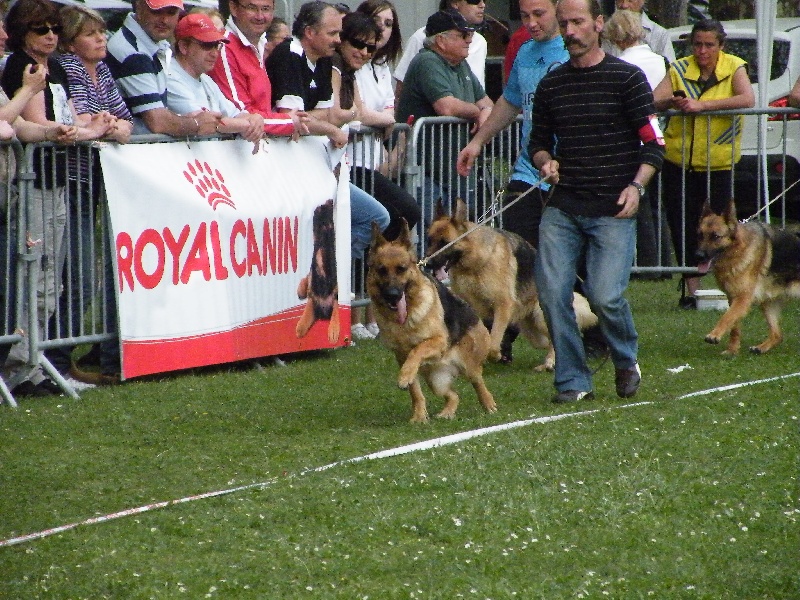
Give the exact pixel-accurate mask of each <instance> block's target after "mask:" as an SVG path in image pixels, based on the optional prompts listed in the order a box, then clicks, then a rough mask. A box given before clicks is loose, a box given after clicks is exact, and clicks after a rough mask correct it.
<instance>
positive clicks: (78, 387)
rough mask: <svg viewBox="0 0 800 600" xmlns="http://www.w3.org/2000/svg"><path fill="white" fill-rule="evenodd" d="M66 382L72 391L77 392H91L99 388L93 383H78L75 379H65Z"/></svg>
mask: <svg viewBox="0 0 800 600" xmlns="http://www.w3.org/2000/svg"><path fill="white" fill-rule="evenodd" d="M64 381H66V382H67V383H68V384H70V386H72V389H73V390H75V391H76V392H83V391H85V390H91V389H92V388H96V387H97V386H96V385H95V384H93V383H86V382H84V381H78V380H77V379H75V378H74V377H65V378H64Z"/></svg>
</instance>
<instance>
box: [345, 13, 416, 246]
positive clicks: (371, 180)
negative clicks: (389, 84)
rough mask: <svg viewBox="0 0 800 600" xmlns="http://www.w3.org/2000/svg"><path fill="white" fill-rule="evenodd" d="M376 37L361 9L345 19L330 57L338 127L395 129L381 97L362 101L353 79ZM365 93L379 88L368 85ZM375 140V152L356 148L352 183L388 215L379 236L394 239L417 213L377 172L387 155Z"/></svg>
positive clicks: (369, 147)
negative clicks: (356, 124)
mask: <svg viewBox="0 0 800 600" xmlns="http://www.w3.org/2000/svg"><path fill="white" fill-rule="evenodd" d="M379 39H383V35H382V30H381V29H380V28H378V26H377V25H376V24H375V21H374V20H373V19H372V18H371V17H370V16H368V15H365V14H364V13H363V12H359V11H356V12H353V13H350V14H347V15H345V17H344V19H343V20H342V33H341V40H342V42H341V44H339V47H338V48H337V49H336V54H335V55H334V57H333V67H334V70H333V78H332V79H333V95H334V107H333V110H332V115H333V118H334V119H336V120H337V123H336V124H337V125H340V124H343V123H346V122H350V123H351V124H352V123H354V122H359V123H361V124H364V125H369V126H370V127H376V128H381V129H384V130H386V129H389V130H390V129H391V127H392V126H393V125H394V116H393V113H392V112H391V111H390V110H387V107H386V104H387V101H386V99H385V97H383V98H382V97H381V96H384V95H382V94H378V95H375V94H371V93H368V94H369V95H368V96H367V97H368V98H369V101H365V96H364V95H363V92H362V90H361V86H360V85H359V83H358V79H357V73H359V72H361V71H362V70H363V69H365V68H369V67H370V63H371V58H372V56H373V55H374V54H375V53H376V51H377V46H378V40H379ZM368 89H370V90H372V89H380V88H377V86H376V87H374V88H373V86H371V85H370V86H368ZM377 141H378V143H377V148H374V147H372V145H368V144H365V143H356V144H354V146H355V147H354V149H353V163H354V169H353V183H355V184H356V185H357V186H358V187H360V188H361V189H363V190H365V191H366V192H368V193H370V194H372V195H373V196H374V197H375V198H376V199H377V200H378V202H380V203H381V204H382V205H383V206H385V207H386V209H387V210H388V211H389V216H390V218H391V221H390V222H389V227H387V228H386V230H385V231H384V232H383V235H384V236H385V237H386V239H389V240H392V239H394V238H395V237H397V235H398V234H399V233H400V230H401V227H402V225H401V218H404V219H405V220H406V222H407V223H408V226H409V228H412V229H413V228H414V227H415V226H416V224H417V222H418V221H419V218H420V214H421V213H420V208H419V205H418V204H417V201H416V199H415V198H414V197H413V196H412V195H411V194H409V193H408V192H406V191H405V190H404V189H403V188H401V187H400V186H399V185H397V184H396V183H394V182H393V181H392V180H391V179H389V178H388V177H386V176H385V175H383V174H382V173H381V172H380V171H379V169H380V168H381V163H382V162H383V157H384V155H385V154H386V152H385V151H383V147H382V145H381V144H380V141H379V140H377Z"/></svg>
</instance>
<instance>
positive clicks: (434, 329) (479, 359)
mask: <svg viewBox="0 0 800 600" xmlns="http://www.w3.org/2000/svg"><path fill="white" fill-rule="evenodd" d="M368 266H369V270H368V274H367V292H368V293H369V296H370V300H371V302H372V306H373V307H374V309H375V319H376V321H377V323H378V326H379V327H380V330H381V335H380V340H381V341H382V342H383V344H384V345H385V346H386V347H387V348H389V350H391V351H392V352H393V353H394V355H395V358H396V359H397V362H398V364H399V365H400V373H399V376H398V378H397V385H398V386H399V387H400V388H401V389H404V390H405V389H408V390H409V393H410V395H411V408H412V415H411V422H412V423H423V422H426V421H427V420H428V410H427V406H426V401H425V396H424V394H423V393H422V388H421V386H420V381H419V378H420V375H421V376H422V377H423V378H424V379H425V382H426V383H427V384H428V386H429V387H430V389H431V390H432V391H433V393H434V394H436V395H437V396H439V397H441V398H443V399H444V400H445V404H444V408H443V409H442V410H441V412H439V413H438V414H437V415H436V416H437V417H442V418H448V419H452V418H453V417H454V416H455V413H456V409H457V408H458V402H459V397H458V394H457V393H456V392H455V390H454V389H453V387H452V384H453V381H454V380H455V379H456V377H458V376H459V375H461V376H464V377H466V378H467V379H468V380H469V382H470V383H471V384H472V387H473V388H474V389H475V392H476V393H477V395H478V400H479V401H480V403H481V404H482V405H483V407H484V408H485V409H486V411H487V412H490V413H493V412H495V411H496V410H497V406H496V404H495V401H494V398H493V397H492V394H491V392H489V390H488V389H487V387H486V384H485V383H484V380H483V364H484V362H486V358H487V356H488V355H489V348H490V346H491V339H490V337H489V331H488V330H487V329H486V326H485V325H484V324H483V323H482V322H481V320H480V319H479V318H478V316H477V315H476V314H475V311H474V310H472V308H470V306H469V305H468V304H467V303H466V302H464V301H463V300H461V299H460V298H458V297H456V296H455V295H454V294H453V293H452V292H451V291H450V290H448V289H447V287H445V286H444V285H443V284H442V283H441V282H439V281H437V280H436V279H434V278H433V277H431V276H429V275H427V274H425V273H423V272H422V270H420V268H419V266H417V257H416V254H415V252H414V249H413V244H412V242H411V234H410V232H409V230H408V223H406V222H405V220H403V223H402V228H401V232H400V235H399V236H398V237H397V239H396V240H393V241H387V240H386V238H384V237H383V235H382V234H381V231H380V228H379V227H378V226H377V225H376V224H374V223H373V226H372V242H371V245H370V249H369V258H368Z"/></svg>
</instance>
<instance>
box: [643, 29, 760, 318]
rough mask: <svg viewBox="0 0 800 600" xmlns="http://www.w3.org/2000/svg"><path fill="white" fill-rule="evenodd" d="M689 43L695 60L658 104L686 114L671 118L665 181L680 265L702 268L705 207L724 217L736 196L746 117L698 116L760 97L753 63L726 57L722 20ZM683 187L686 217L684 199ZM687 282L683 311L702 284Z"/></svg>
mask: <svg viewBox="0 0 800 600" xmlns="http://www.w3.org/2000/svg"><path fill="white" fill-rule="evenodd" d="M689 39H690V41H691V44H692V55H691V56H687V57H686V58H681V59H678V60H676V61H675V62H673V63H672V64H670V66H669V69H668V70H667V75H666V76H665V77H664V79H663V80H662V81H661V83H659V84H658V86H657V87H656V89H655V90H653V97H654V100H655V105H656V109H657V110H667V109H675V110H680V111H682V112H684V113H686V116H673V117H671V118H670V120H669V125H668V126H667V129H666V131H665V132H664V141H665V143H666V153H665V156H664V159H665V160H664V167H663V168H662V171H661V180H662V182H663V183H662V185H663V188H662V189H663V192H664V194H663V198H664V205H665V208H666V211H667V219H668V221H669V226H670V229H671V232H672V243H673V245H674V246H675V253H676V255H677V258H678V262H679V264H681V265H687V266H696V265H697V259H696V258H695V251H696V250H697V233H696V232H697V224H698V223H699V221H700V212H701V210H702V207H703V203H704V202H705V201H706V199H709V200H710V202H711V209H712V210H713V211H715V212H718V213H722V212H723V211H724V210H725V208H726V207H727V205H728V202H729V201H730V199H731V198H732V197H733V177H732V173H731V168H732V166H733V165H734V164H735V163H737V162H738V161H739V158H740V155H741V138H742V126H743V125H744V119H743V118H742V116H741V115H738V116H732V115H724V116H723V115H718V116H707V115H704V114H699V113H703V112H705V111H711V110H725V109H738V108H751V107H753V105H754V104H755V94H754V93H753V86H752V85H751V84H750V78H749V77H748V75H747V63H745V61H743V60H742V59H741V58H738V57H736V56H733V55H732V54H726V53H725V52H723V51H722V48H723V45H724V43H725V30H724V29H723V28H722V24H721V23H720V22H719V21H715V20H713V19H706V20H704V21H699V22H698V23H696V24H695V25H694V27H693V28H692V32H691V34H690V37H689ZM684 185H685V189H686V196H685V211H684V206H683V204H682V203H681V200H680V199H681V195H682V192H683V186H684ZM709 187H710V193H709V192H708V190H709ZM684 249H685V252H684ZM684 281H685V288H684V294H682V295H681V300H680V304H679V305H680V306H681V308H696V307H697V302H696V299H695V297H694V293H695V291H696V290H697V287H698V285H699V281H700V278H699V277H697V276H691V277H685V278H684ZM687 291H688V295H687Z"/></svg>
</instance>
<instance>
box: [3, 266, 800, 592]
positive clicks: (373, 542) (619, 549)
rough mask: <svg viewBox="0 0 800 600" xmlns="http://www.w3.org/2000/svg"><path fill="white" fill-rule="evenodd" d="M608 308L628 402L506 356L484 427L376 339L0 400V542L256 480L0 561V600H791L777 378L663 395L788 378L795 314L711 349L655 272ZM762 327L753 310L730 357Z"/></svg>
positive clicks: (522, 349)
mask: <svg viewBox="0 0 800 600" xmlns="http://www.w3.org/2000/svg"><path fill="white" fill-rule="evenodd" d="M706 285H707V286H711V285H713V282H712V281H708V282H707V283H706ZM629 297H630V298H631V302H632V304H633V307H634V317H635V320H636V323H637V328H638V330H639V334H640V345H641V352H640V362H641V364H642V369H643V384H642V388H641V390H640V392H639V394H638V395H637V396H636V398H635V399H633V401H631V402H642V403H645V404H641V405H638V406H631V407H624V406H625V405H626V404H630V403H631V402H625V401H622V400H620V399H618V398H617V397H616V396H615V394H614V383H613V378H614V376H613V367H612V366H611V365H610V364H604V365H602V366H601V367H600V370H599V372H598V373H597V376H596V380H595V388H596V393H597V399H596V400H594V401H591V402H585V403H582V404H578V405H574V406H567V407H559V406H555V405H553V404H551V403H550V402H549V398H550V396H551V395H552V393H553V388H552V376H551V375H550V374H534V373H532V371H531V369H532V367H533V366H535V365H536V364H538V363H539V361H540V360H541V357H542V356H541V352H540V351H538V350H536V351H534V350H531V349H530V348H528V347H527V346H526V344H525V342H524V341H523V340H519V341H518V342H517V344H516V346H515V361H514V364H513V365H512V366H510V367H504V366H500V365H495V364H492V365H489V366H487V368H486V381H487V385H488V386H489V388H490V389H491V390H492V392H493V394H494V395H495V398H496V400H497V403H498V407H499V410H498V412H497V413H496V414H493V415H487V414H485V413H483V412H482V409H481V408H480V406H479V405H478V403H477V401H476V399H475V395H474V392H473V391H472V389H471V387H470V386H469V385H468V384H466V382H461V383H460V385H459V390H460V391H461V395H462V402H461V406H460V408H459V412H458V415H457V418H456V419H455V420H453V421H441V420H433V421H432V422H431V423H430V424H428V425H411V424H409V423H408V418H409V417H410V401H409V399H408V395H407V393H406V392H403V391H400V390H398V389H397V387H396V386H395V383H394V381H395V379H396V375H397V366H396V365H395V364H394V360H393V358H392V357H391V356H390V355H389V353H388V351H386V350H385V349H384V348H383V347H382V346H381V345H380V343H379V342H377V341H366V342H359V343H358V345H357V346H356V347H353V348H350V349H343V350H337V351H331V352H320V353H312V354H309V355H305V356H297V357H287V363H288V364H287V366H286V367H275V366H266V367H265V368H263V369H256V368H253V367H252V366H251V365H233V366H224V367H218V368H214V369H204V370H197V371H194V372H191V373H179V374H173V375H169V376H163V377H158V378H152V379H149V380H147V381H134V382H129V383H126V384H124V385H121V386H117V387H113V388H104V389H96V390H90V391H87V392H84V394H83V396H82V398H81V400H77V401H76V400H72V399H69V398H67V397H60V398H53V399H22V400H21V401H20V406H19V408H18V409H17V410H13V409H11V408H9V407H8V406H5V405H3V406H0V460H2V470H1V471H0V472H1V473H2V475H1V477H2V479H1V480H0V484H1V488H0V489H2V493H0V514H2V517H1V518H0V540H5V539H9V538H13V537H16V536H23V535H26V534H30V533H34V532H39V531H42V530H46V529H49V528H53V527H58V526H61V525H65V524H70V523H76V522H82V521H84V520H86V519H90V518H93V517H100V516H103V515H106V514H109V513H116V512H118V511H122V510H124V509H130V508H136V507H141V506H146V505H150V504H152V503H156V502H163V501H169V500H176V499H181V498H188V497H192V496H195V495H199V494H204V493H208V492H213V491H217V490H230V489H234V488H237V487H245V486H251V484H259V483H263V484H264V485H252V486H251V487H247V488H246V489H242V490H240V491H237V492H233V493H229V494H225V495H220V496H217V497H211V498H205V499H198V500H194V501H187V502H182V503H178V504H171V505H169V506H167V507H165V508H159V509H153V510H148V511H145V512H141V513H139V514H132V515H130V516H125V517H122V518H118V519H113V520H108V521H105V522H100V523H96V524H87V525H81V526H78V527H75V528H73V529H70V530H67V531H63V532H61V533H58V534H55V535H51V536H47V537H43V538H41V539H34V540H31V541H27V542H24V543H19V544H15V545H10V546H7V547H0V573H2V576H0V598H10V599H24V600H27V599H34V598H52V599H58V600H64V599H79V598H87V599H97V598H114V599H119V598H124V599H128V598H131V599H140V598H141V599H145V598H159V599H160V598H191V599H195V598H221V599H229V598H235V599H238V598H248V599H249V598H253V599H265V598H266V599H273V598H281V599H282V598H343V599H344V598H347V599H351V598H352V599H356V598H358V599H363V598H370V599H381V600H383V599H394V598H426V599H434V598H435V599H438V598H442V599H450V598H476V599H487V598H492V599H495V600H498V599H504V598H524V599H530V598H547V599H553V598H601V597H607V598H659V599H663V598H708V599H719V598H742V599H748V600H749V599H755V598H764V599H783V598H785V599H797V598H800V566H799V565H800V563H798V556H800V523H799V521H800V490H799V487H798V427H799V426H800V421H799V420H798V419H799V417H800V406H799V405H798V399H799V397H800V392H799V391H798V390H800V377H791V378H783V379H777V380H774V381H770V382H765V383H758V384H755V385H751V386H745V387H737V388H733V389H729V390H726V391H715V392H712V393H709V394H706V395H700V396H694V397H686V398H682V396H684V395H686V394H690V393H692V392H697V391H701V390H710V389H712V388H716V387H719V386H728V385H733V384H741V383H745V382H749V381H754V380H762V379H767V378H773V377H781V376H785V375H789V374H793V373H797V372H800V306H798V305H797V303H795V304H793V305H791V306H790V307H789V308H787V310H786V311H785V313H784V319H783V324H784V329H785V341H784V343H783V344H782V345H781V346H779V347H778V348H777V349H775V350H774V351H773V352H771V353H769V354H767V355H765V356H753V355H750V354H748V353H746V352H744V353H743V354H742V355H740V356H739V357H737V358H733V359H729V358H724V357H722V356H721V355H720V350H721V348H720V347H712V346H709V345H708V344H705V343H704V342H703V337H704V335H705V334H706V333H707V332H708V331H709V330H710V329H711V327H712V326H713V324H714V322H715V321H716V319H717V318H718V317H719V314H720V313H717V312H712V311H699V312H696V311H680V310H678V309H677V307H676V302H677V292H676V291H675V282H674V281H671V282H640V281H635V282H633V283H632V284H631V288H630V293H629ZM765 329H766V328H765V324H764V320H763V317H762V316H761V315H760V313H753V314H751V316H750V317H749V318H748V320H747V322H746V324H745V330H744V336H743V346H745V347H746V346H749V345H753V344H755V343H757V342H760V341H761V339H762V338H763V336H764V335H765ZM262 362H263V364H264V365H268V364H269V361H266V360H265V361H262ZM683 365H688V368H685V369H684V370H682V371H680V372H676V373H673V372H670V371H669V369H674V368H676V367H680V366H683ZM428 400H429V409H430V410H431V412H434V411H436V410H438V409H439V408H440V407H441V401H439V400H438V399H436V398H434V397H432V395H431V394H430V393H428ZM582 411H594V412H591V413H590V414H585V413H584V414H579V415H576V416H571V417H567V418H563V419H561V420H555V421H551V422H541V423H533V424H529V425H527V426H524V427H518V428H514V429H509V430H506V431H498V432H493V433H490V434H486V435H482V436H480V437H474V438H472V439H468V440H465V441H460V442H458V443H453V444H450V445H445V446H441V447H436V448H433V449H424V450H419V451H415V452H408V453H405V454H403V455H400V456H393V457H387V458H379V459H373V460H362V461H357V462H348V460H349V459H353V458H357V457H362V456H364V455H367V454H369V453H373V452H379V451H382V450H387V449H391V448H396V447H400V446H404V445H407V444H412V443H415V442H420V441H425V440H431V439H434V438H440V437H443V436H448V435H451V434H458V433H462V432H468V431H472V430H476V429H479V428H485V427H491V426H496V425H502V424H504V423H512V422H516V421H520V420H526V419H532V418H539V417H548V416H551V415H559V414H567V413H581V412H582ZM326 465H332V466H330V468H327V469H320V467H323V466H326Z"/></svg>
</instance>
